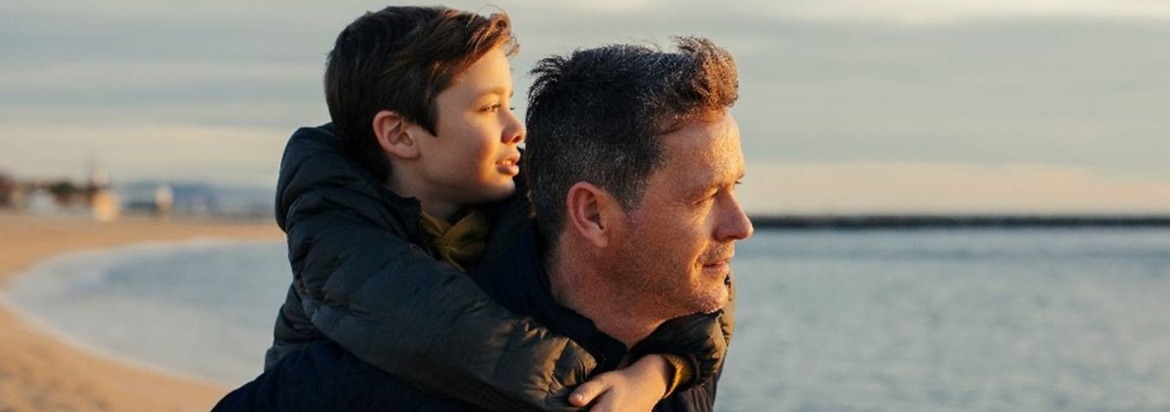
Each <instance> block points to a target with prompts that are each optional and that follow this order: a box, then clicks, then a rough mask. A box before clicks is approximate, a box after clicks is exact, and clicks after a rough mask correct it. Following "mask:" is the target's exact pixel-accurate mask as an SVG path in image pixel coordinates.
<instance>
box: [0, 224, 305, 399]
mask: <svg viewBox="0 0 1170 412" xmlns="http://www.w3.org/2000/svg"><path fill="white" fill-rule="evenodd" d="M194 237H217V238H225V239H241V240H265V239H267V240H278V239H280V238H281V237H282V233H281V232H280V230H279V229H278V228H277V227H276V225H275V223H268V222H262V223H235V222H231V223H229V222H211V221H206V222H205V221H185V220H180V219H171V220H154V219H148V218H124V219H123V220H121V221H119V222H116V223H99V222H95V221H92V220H90V219H89V218H87V217H83V216H52V217H47V216H46V217H39V216H25V215H15V214H11V213H6V212H5V213H0V287H3V286H4V285H5V283H7V280H8V279H10V278H11V277H12V276H14V275H18V274H20V273H22V272H23V271H25V270H26V269H28V268H29V267H30V266H31V265H33V264H34V263H36V262H37V261H39V260H42V259H45V258H48V257H50V256H53V255H57V254H61V253H66V252H72V251H80V250H87V249H96V248H105V247H113V246H120V245H126V244H131V243H140V242H151V241H177V240H184V239H190V238H194ZM0 347H2V349H0V411H5V412H9V411H11V412H18V411H19V412H23V411H200V410H202V411H205V410H208V409H210V408H211V406H212V405H213V404H214V403H215V402H216V401H217V400H218V399H219V398H220V397H222V396H223V395H224V394H225V393H226V392H227V391H228V390H229V389H230V388H226V387H221V386H218V385H214V384H209V383H206V382H202V381H197V380H193V379H188V378H184V377H180V376H171V375H166V374H163V373H160V372H157V371H152V370H147V369H143V368H141V367H137V366H134V365H129V364H126V363H122V362H118V361H116V360H113V359H110V358H108V357H105V356H102V355H98V354H95V353H93V352H91V351H88V350H85V349H82V348H79V347H77V346H74V345H71V344H69V343H67V342H63V341H61V340H60V339H58V338H55V337H53V336H52V335H50V334H48V333H46V332H44V331H43V330H42V329H41V328H39V327H38V326H37V325H33V324H30V323H29V322H27V321H26V320H24V319H21V318H19V317H18V316H17V315H16V314H14V313H13V312H12V311H11V310H10V309H9V308H7V307H4V306H0Z"/></svg>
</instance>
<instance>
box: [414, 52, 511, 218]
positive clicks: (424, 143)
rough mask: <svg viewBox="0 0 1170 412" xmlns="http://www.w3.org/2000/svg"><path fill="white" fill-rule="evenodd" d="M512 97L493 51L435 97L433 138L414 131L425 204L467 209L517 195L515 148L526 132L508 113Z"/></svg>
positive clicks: (506, 69)
mask: <svg viewBox="0 0 1170 412" xmlns="http://www.w3.org/2000/svg"><path fill="white" fill-rule="evenodd" d="M511 97H512V73H511V67H510V66H509V64H508V58H507V56H506V55H505V54H504V52H503V50H502V49H501V48H498V47H497V48H496V49H494V50H492V51H490V52H488V53H487V54H486V55H484V57H482V58H480V59H479V60H478V61H476V62H475V63H474V64H472V65H471V66H470V67H468V68H467V70H465V71H463V72H462V73H460V74H459V76H457V77H456V78H455V80H454V81H453V83H452V84H451V86H450V87H448V88H447V89H445V90H443V91H442V92H441V93H439V95H438V96H436V97H435V104H436V108H437V111H438V119H437V122H436V124H435V135H433V136H432V135H431V134H430V133H427V132H426V130H425V129H423V128H421V127H417V126H415V127H414V129H415V130H414V132H415V133H417V134H418V136H419V137H418V140H417V141H418V145H419V151H420V153H421V154H422V157H421V158H422V160H423V161H422V162H421V166H422V169H423V170H422V177H423V179H426V181H425V182H424V183H425V184H424V185H423V186H424V187H426V188H427V189H426V190H428V192H429V193H428V194H427V196H428V198H432V199H441V200H443V201H446V202H451V203H455V204H461V205H467V204H477V203H484V202H489V201H494V200H500V199H503V198H505V197H507V196H508V195H511V194H512V192H514V191H515V190H516V186H515V184H514V183H513V182H512V177H514V176H516V174H517V173H519V171H520V169H519V166H518V165H517V164H516V162H517V161H519V159H520V151H519V150H518V149H517V145H518V144H520V143H521V142H523V141H524V133H525V132H524V125H523V124H522V123H521V122H520V120H519V119H517V118H516V116H515V115H514V114H513V113H512V109H511V108H510V107H509V102H510V100H511Z"/></svg>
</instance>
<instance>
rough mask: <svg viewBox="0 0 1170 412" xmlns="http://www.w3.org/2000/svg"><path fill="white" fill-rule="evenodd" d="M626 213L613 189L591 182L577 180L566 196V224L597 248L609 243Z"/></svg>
mask: <svg viewBox="0 0 1170 412" xmlns="http://www.w3.org/2000/svg"><path fill="white" fill-rule="evenodd" d="M618 219H625V212H624V211H623V210H622V208H621V206H620V205H619V204H618V202H617V199H614V198H613V196H610V194H609V192H606V191H605V190H603V189H601V188H599V187H597V186H594V185H593V184H592V183H588V182H577V183H576V184H574V185H573V186H572V187H570V188H569V193H568V194H566V196H565V226H566V227H567V228H568V229H569V230H573V231H575V232H577V234H578V235H580V236H581V237H582V238H584V239H585V240H586V241H588V242H589V243H590V244H592V245H593V246H594V247H597V248H605V247H607V246H609V243H610V240H611V239H612V237H613V235H614V231H615V229H616V228H617V223H618V222H617V220H618Z"/></svg>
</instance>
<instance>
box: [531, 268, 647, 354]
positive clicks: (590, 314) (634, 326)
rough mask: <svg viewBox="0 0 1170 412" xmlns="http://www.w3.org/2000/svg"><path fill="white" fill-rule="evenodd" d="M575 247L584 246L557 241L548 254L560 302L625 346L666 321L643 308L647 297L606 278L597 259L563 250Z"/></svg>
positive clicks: (551, 280)
mask: <svg viewBox="0 0 1170 412" xmlns="http://www.w3.org/2000/svg"><path fill="white" fill-rule="evenodd" d="M574 249H575V250H581V249H580V248H574V247H561V245H558V247H557V250H551V251H548V252H549V253H546V255H545V259H544V265H545V268H546V269H547V272H548V280H549V286H550V287H551V288H552V293H553V298H554V299H555V300H556V301H557V303H558V304H560V305H561V306H564V307H566V308H569V309H572V310H573V311H574V312H577V313H579V314H581V316H584V317H586V318H588V319H590V320H592V321H593V324H594V325H595V326H596V327H597V329H598V330H600V331H601V332H603V333H605V334H607V335H609V336H612V337H613V338H614V339H617V340H618V341H620V342H622V343H624V344H625V345H626V348H631V347H633V346H634V345H635V344H637V343H638V342H641V341H642V339H645V338H646V337H647V336H650V334H651V333H652V332H654V330H655V329H656V328H658V326H659V325H661V324H662V322H664V321H665V319H658V318H657V317H656V316H655V315H654V314H653V313H652V312H651V311H649V310H645V309H647V308H642V305H641V303H642V302H643V301H645V299H638V297H637V296H630V294H629V293H628V291H625V290H622V288H619V287H615V286H616V285H615V282H613V281H611V280H607V279H606V277H605V276H604V275H606V273H602V269H601V268H598V267H597V266H595V265H592V264H591V263H592V261H595V259H583V258H582V256H580V255H578V254H574V253H560V252H562V251H566V250H574Z"/></svg>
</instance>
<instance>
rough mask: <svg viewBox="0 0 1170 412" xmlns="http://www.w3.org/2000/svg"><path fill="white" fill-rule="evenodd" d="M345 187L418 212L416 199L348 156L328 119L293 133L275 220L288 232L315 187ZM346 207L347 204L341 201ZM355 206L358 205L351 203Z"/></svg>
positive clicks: (280, 180)
mask: <svg viewBox="0 0 1170 412" xmlns="http://www.w3.org/2000/svg"><path fill="white" fill-rule="evenodd" d="M330 190H345V191H348V192H350V193H352V194H356V195H359V196H362V197H363V198H368V200H369V201H370V202H374V203H368V202H363V203H365V204H366V205H374V204H375V203H376V204H379V206H386V207H388V208H391V209H397V210H401V211H403V212H406V213H412V212H413V213H416V214H417V213H418V210H419V204H418V201H417V200H416V199H413V198H410V199H407V198H402V197H400V196H398V195H396V194H394V192H391V191H390V190H389V189H386V187H385V186H383V185H382V183H381V182H380V181H379V180H378V179H376V178H375V177H374V176H373V175H372V174H371V173H370V172H369V171H368V170H366V168H365V167H364V166H362V164H361V163H360V162H358V161H357V159H355V158H354V157H353V156H348V155H347V154H346V150H345V143H344V139H343V138H342V136H341V135H340V134H339V133H338V132H337V129H336V128H334V127H333V124H332V123H327V124H324V125H321V126H318V127H303V128H300V129H298V130H297V131H296V132H294V133H293V135H292V137H290V138H289V140H288V144H287V146H285V149H284V155H283V156H282V158H281V161H280V175H279V178H278V179H277V183H276V222H277V224H278V225H280V228H281V229H282V230H284V231H285V232H288V228H289V226H291V225H292V224H293V223H295V222H294V221H292V220H294V219H295V218H293V217H292V216H294V215H295V214H294V213H293V212H294V209H295V207H296V205H297V201H298V199H301V198H302V197H303V196H304V195H306V194H308V193H312V192H314V191H330ZM338 206H340V207H346V206H347V205H338ZM349 206H356V205H349Z"/></svg>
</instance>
